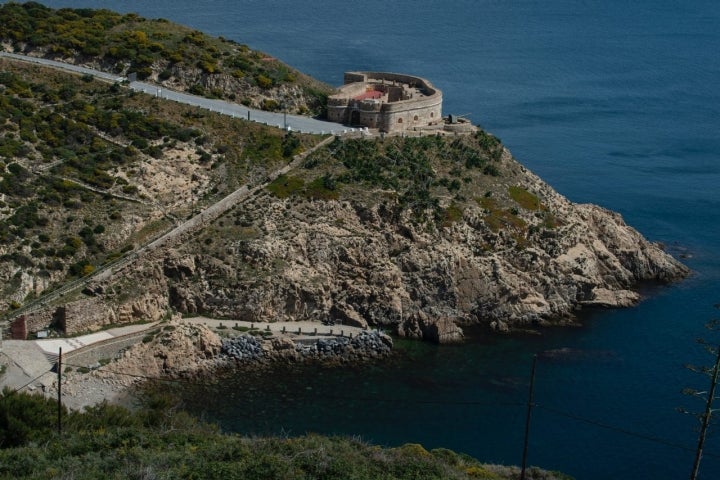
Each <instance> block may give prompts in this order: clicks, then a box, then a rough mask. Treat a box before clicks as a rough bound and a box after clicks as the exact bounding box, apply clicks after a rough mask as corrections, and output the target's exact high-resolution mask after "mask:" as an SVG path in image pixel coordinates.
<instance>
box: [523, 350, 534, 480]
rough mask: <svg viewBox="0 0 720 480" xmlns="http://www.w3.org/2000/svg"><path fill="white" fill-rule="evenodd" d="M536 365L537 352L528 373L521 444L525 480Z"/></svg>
mask: <svg viewBox="0 0 720 480" xmlns="http://www.w3.org/2000/svg"><path fill="white" fill-rule="evenodd" d="M536 366H537V354H535V355H533V363H532V373H531V374H530V390H529V392H528V403H527V417H526V418H525V442H524V444H523V456H522V469H521V470H520V480H525V467H526V466H527V454H528V440H529V438H530V419H531V418H532V409H533V406H535V404H534V403H533V399H534V397H535V367H536Z"/></svg>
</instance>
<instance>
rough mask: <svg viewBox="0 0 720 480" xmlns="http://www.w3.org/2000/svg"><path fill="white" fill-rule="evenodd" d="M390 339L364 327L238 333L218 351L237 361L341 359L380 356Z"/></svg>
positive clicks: (389, 348) (387, 349) (389, 349)
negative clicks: (341, 333) (302, 334)
mask: <svg viewBox="0 0 720 480" xmlns="http://www.w3.org/2000/svg"><path fill="white" fill-rule="evenodd" d="M392 346H393V342H392V339H391V338H390V337H389V336H388V335H386V334H384V333H382V332H380V331H377V330H371V331H364V332H361V333H360V334H358V335H355V336H353V337H306V338H298V339H293V338H290V337H289V336H280V337H276V338H271V339H262V340H260V339H259V338H258V337H255V336H253V335H240V336H237V337H235V338H231V339H224V340H223V341H222V353H223V354H224V355H226V356H228V357H230V358H231V359H233V360H235V361H236V362H239V363H252V362H262V363H264V362H268V363H269V362H273V361H290V362H303V361H315V360H319V361H322V362H323V363H345V362H351V361H363V360H371V359H376V358H382V357H385V356H388V355H390V353H391V352H392Z"/></svg>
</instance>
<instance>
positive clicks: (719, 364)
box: [690, 345, 720, 480]
mask: <svg viewBox="0 0 720 480" xmlns="http://www.w3.org/2000/svg"><path fill="white" fill-rule="evenodd" d="M718 372H720V345H719V346H718V347H717V357H716V359H715V366H714V367H713V372H712V376H711V380H710V390H709V391H708V394H707V398H706V399H705V400H706V403H705V413H704V414H702V415H701V416H700V417H701V419H702V423H701V425H700V436H699V437H698V446H697V451H696V452H695V462H694V463H693V469H692V473H691V474H690V480H695V479H697V475H698V471H699V470H700V460H701V459H702V452H703V447H704V445H705V435H706V434H707V430H708V426H709V425H710V417H712V413H713V408H712V404H713V400H714V399H715V387H716V386H717V383H718Z"/></svg>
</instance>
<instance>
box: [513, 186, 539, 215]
mask: <svg viewBox="0 0 720 480" xmlns="http://www.w3.org/2000/svg"><path fill="white" fill-rule="evenodd" d="M508 193H509V194H510V198H512V199H513V200H515V201H516V202H517V204H518V205H520V206H521V207H522V208H524V209H525V210H533V211H534V210H540V209H541V208H542V204H541V203H540V199H539V198H538V197H537V196H536V195H533V194H532V193H530V192H528V191H527V190H525V189H524V188H522V187H516V186H511V187H509V188H508Z"/></svg>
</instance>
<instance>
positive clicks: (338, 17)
mask: <svg viewBox="0 0 720 480" xmlns="http://www.w3.org/2000/svg"><path fill="white" fill-rule="evenodd" d="M45 3H46V4H48V5H49V6H54V7H58V6H98V7H106V8H112V9H119V10H122V11H136V12H139V13H140V14H142V15H144V16H148V17H164V18H168V19H171V20H173V21H176V22H179V23H183V24H186V25H190V26H192V27H195V28H197V29H200V30H203V31H206V32H208V33H211V34H214V35H223V36H225V37H227V38H230V39H234V40H237V41H239V42H241V43H246V44H249V45H250V46H251V47H253V48H256V49H260V50H263V51H265V52H267V53H269V54H271V55H274V56H277V57H279V58H281V59H283V60H285V61H286V62H288V63H290V64H291V65H293V66H295V67H297V68H299V69H300V70H303V71H305V72H307V73H309V74H311V75H313V76H315V77H317V78H319V79H321V80H324V81H326V82H328V83H332V84H339V83H341V81H342V74H343V72H344V71H345V70H355V69H372V70H387V71H397V72H407V73H411V74H416V75H420V76H423V77H426V78H428V79H430V80H431V81H432V82H433V83H434V84H435V85H436V86H438V87H439V88H441V89H442V90H443V92H444V99H445V112H446V113H456V114H470V118H471V119H472V120H473V121H474V122H476V123H479V124H481V125H482V126H483V127H485V128H486V129H487V130H490V131H492V132H493V133H495V134H496V135H498V136H499V137H501V138H502V139H503V141H504V142H505V144H506V145H508V146H509V147H510V149H511V150H512V151H513V153H514V154H515V156H516V157H517V158H518V159H519V160H521V161H522V162H523V163H525V164H526V165H527V166H528V167H530V168H531V169H532V170H534V171H535V172H536V173H538V174H539V175H540V176H541V177H543V178H544V179H545V180H547V181H548V182H549V183H550V184H552V185H553V186H554V187H555V188H556V189H557V190H559V191H560V192H561V193H563V194H565V195H566V196H568V197H569V198H570V199H571V200H573V201H576V202H592V203H597V204H600V205H603V206H605V207H607V208H610V209H613V210H616V211H618V212H620V213H622V215H623V216H624V217H625V219H626V220H627V221H628V222H629V223H630V224H632V225H633V226H635V227H636V228H638V229H639V230H640V231H641V232H642V233H643V234H645V235H646V236H647V237H648V238H650V239H652V240H656V241H660V242H664V243H665V244H667V245H668V246H670V247H674V246H676V245H677V246H678V248H680V249H681V250H682V251H687V252H688V253H689V254H690V258H687V259H686V260H685V261H686V262H687V264H688V265H689V266H690V267H691V268H692V269H693V270H694V272H695V273H694V275H693V277H692V278H690V279H689V280H687V281H685V282H683V283H681V284H678V285H675V286H671V287H669V288H663V289H657V290H652V291H648V292H646V293H647V299H646V300H645V301H644V302H643V303H642V304H641V305H640V306H639V307H637V308H633V309H628V310H618V311H608V312H593V313H592V314H591V315H588V317H587V318H586V319H585V326H584V327H582V328H578V329H568V330H561V329H558V330H551V331H546V332H544V334H543V335H542V336H537V337H525V338H492V339H486V338H483V335H481V334H480V333H477V334H476V335H475V337H474V340H473V341H471V342H469V343H468V344H467V345H465V346H462V347H458V348H435V347H431V346H428V345H417V344H416V345H411V346H410V347H409V348H410V351H408V352H407V353H405V354H404V355H403V357H402V358H399V359H397V360H394V361H393V362H390V363H389V364H387V365H383V366H375V367H372V368H369V369H367V368H366V369H361V370H343V371H339V370H324V369H313V370H312V371H308V370H301V371H294V370H288V371H287V372H285V373H284V374H275V375H273V377H272V378H265V379H262V378H260V379H249V378H236V379H235V380H234V381H233V382H231V383H230V384H228V385H227V386H226V387H224V388H223V389H222V391H221V392H214V393H213V394H207V392H206V393H205V394H204V395H203V400H202V403H201V404H196V406H197V408H200V406H202V408H203V410H204V411H205V412H206V414H207V416H208V418H211V419H215V420H218V421H219V422H220V423H221V424H222V425H223V427H224V428H226V429H237V430H239V431H245V432H272V433H277V432H279V431H285V432H289V433H293V434H299V433H303V432H305V431H319V432H328V433H345V434H359V435H362V436H363V438H365V439H368V440H372V441H375V442H378V443H381V444H387V445H395V444H399V443H404V442H420V443H423V444H424V445H426V446H427V447H438V446H445V447H449V448H453V449H456V450H459V451H464V452H467V453H469V454H471V455H474V456H476V457H478V458H481V459H483V460H487V461H496V462H503V463H515V464H517V463H519V462H520V458H521V452H522V429H523V422H524V414H525V411H524V408H523V407H522V406H521V405H519V404H521V403H522V402H523V401H525V398H526V397H525V395H526V391H527V382H528V378H529V372H530V366H531V357H532V354H533V353H536V352H542V351H546V350H549V349H554V348H561V347H566V348H569V349H572V350H573V351H579V353H576V354H572V355H568V356H566V357H564V358H561V359H557V358H556V359H548V358H541V360H540V361H539V364H538V375H537V393H536V401H537V403H538V404H539V405H540V406H542V407H545V408H538V409H536V410H535V412H534V416H533V423H532V435H531V442H530V450H529V461H530V463H532V464H535V465H540V466H542V467H546V468H555V469H561V470H563V471H565V472H567V473H569V474H572V475H574V476H576V477H577V478H582V479H604V478H633V479H644V478H683V477H687V476H689V472H690V468H691V465H692V460H693V454H694V452H693V449H694V446H695V443H696V438H697V434H696V433H695V431H694V430H693V429H694V428H695V427H696V425H697V423H696V422H695V421H694V420H693V419H692V418H691V417H689V416H685V415H681V414H679V413H677V412H676V411H675V408H676V407H678V406H680V405H685V406H688V407H694V408H695V409H697V410H700V409H701V408H702V402H701V401H699V400H697V399H691V398H687V397H684V396H683V395H681V394H680V390H681V389H682V388H684V387H687V386H691V387H697V388H700V389H704V388H706V378H705V377H702V376H699V375H697V374H693V373H690V372H688V371H686V370H685V369H684V368H683V365H684V364H686V363H707V364H709V363H711V361H712V360H711V358H710V357H709V356H708V355H706V354H705V353H704V352H703V351H702V349H701V348H699V347H698V346H697V345H696V344H695V342H694V340H695V339H696V338H697V337H699V336H703V335H704V336H706V337H708V338H711V339H714V340H715V341H719V340H720V334H715V335H712V334H709V333H707V332H705V330H704V329H703V324H704V323H705V322H706V321H707V320H709V319H711V318H713V316H715V317H718V316H720V311H718V310H716V309H714V308H713V306H712V305H713V304H714V303H717V302H720V254H719V253H718V252H720V55H718V53H717V52H720V8H719V6H718V3H717V1H716V0H713V1H710V0H693V1H690V2H688V1H672V0H653V1H651V0H638V1H634V2H630V1H625V0H622V1H621V0H607V1H605V2H594V1H583V0H545V1H530V0H525V1H521V0H518V1H513V2H508V1H499V0H454V1H452V2H436V1H429V0H427V1H424V0H416V1H412V2H410V1H402V0H398V1H394V2H384V1H379V0H370V1H364V2H337V1H330V0H315V1H313V2H292V1H288V0H282V1H281V0H274V1H273V0H263V1H260V0H248V1H234V0H207V1H203V2H195V1H189V0H173V1H167V0H156V1H153V2H144V1H137V0H132V1H123V2H115V1H98V0H96V1H82V0H78V1H47V2H45ZM674 251H675V250H674ZM678 251H679V250H678ZM197 395H198V393H197V392H193V393H191V394H189V395H188V396H189V398H192V397H196V396H197ZM348 397H354V400H349V399H348ZM574 417H582V418H583V419H590V420H592V421H594V422H595V423H588V422H586V421H581V420H579V419H578V418H574ZM605 426H610V427H615V429H609V428H605ZM630 433H635V434H636V435H631V434H630ZM668 444H671V445H668ZM682 446H686V447H687V449H683V448H682ZM701 478H707V479H711V478H720V430H716V431H715V433H714V434H711V436H710V437H709V438H708V443H707V448H706V456H705V458H704V459H703V464H702V468H701Z"/></svg>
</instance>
